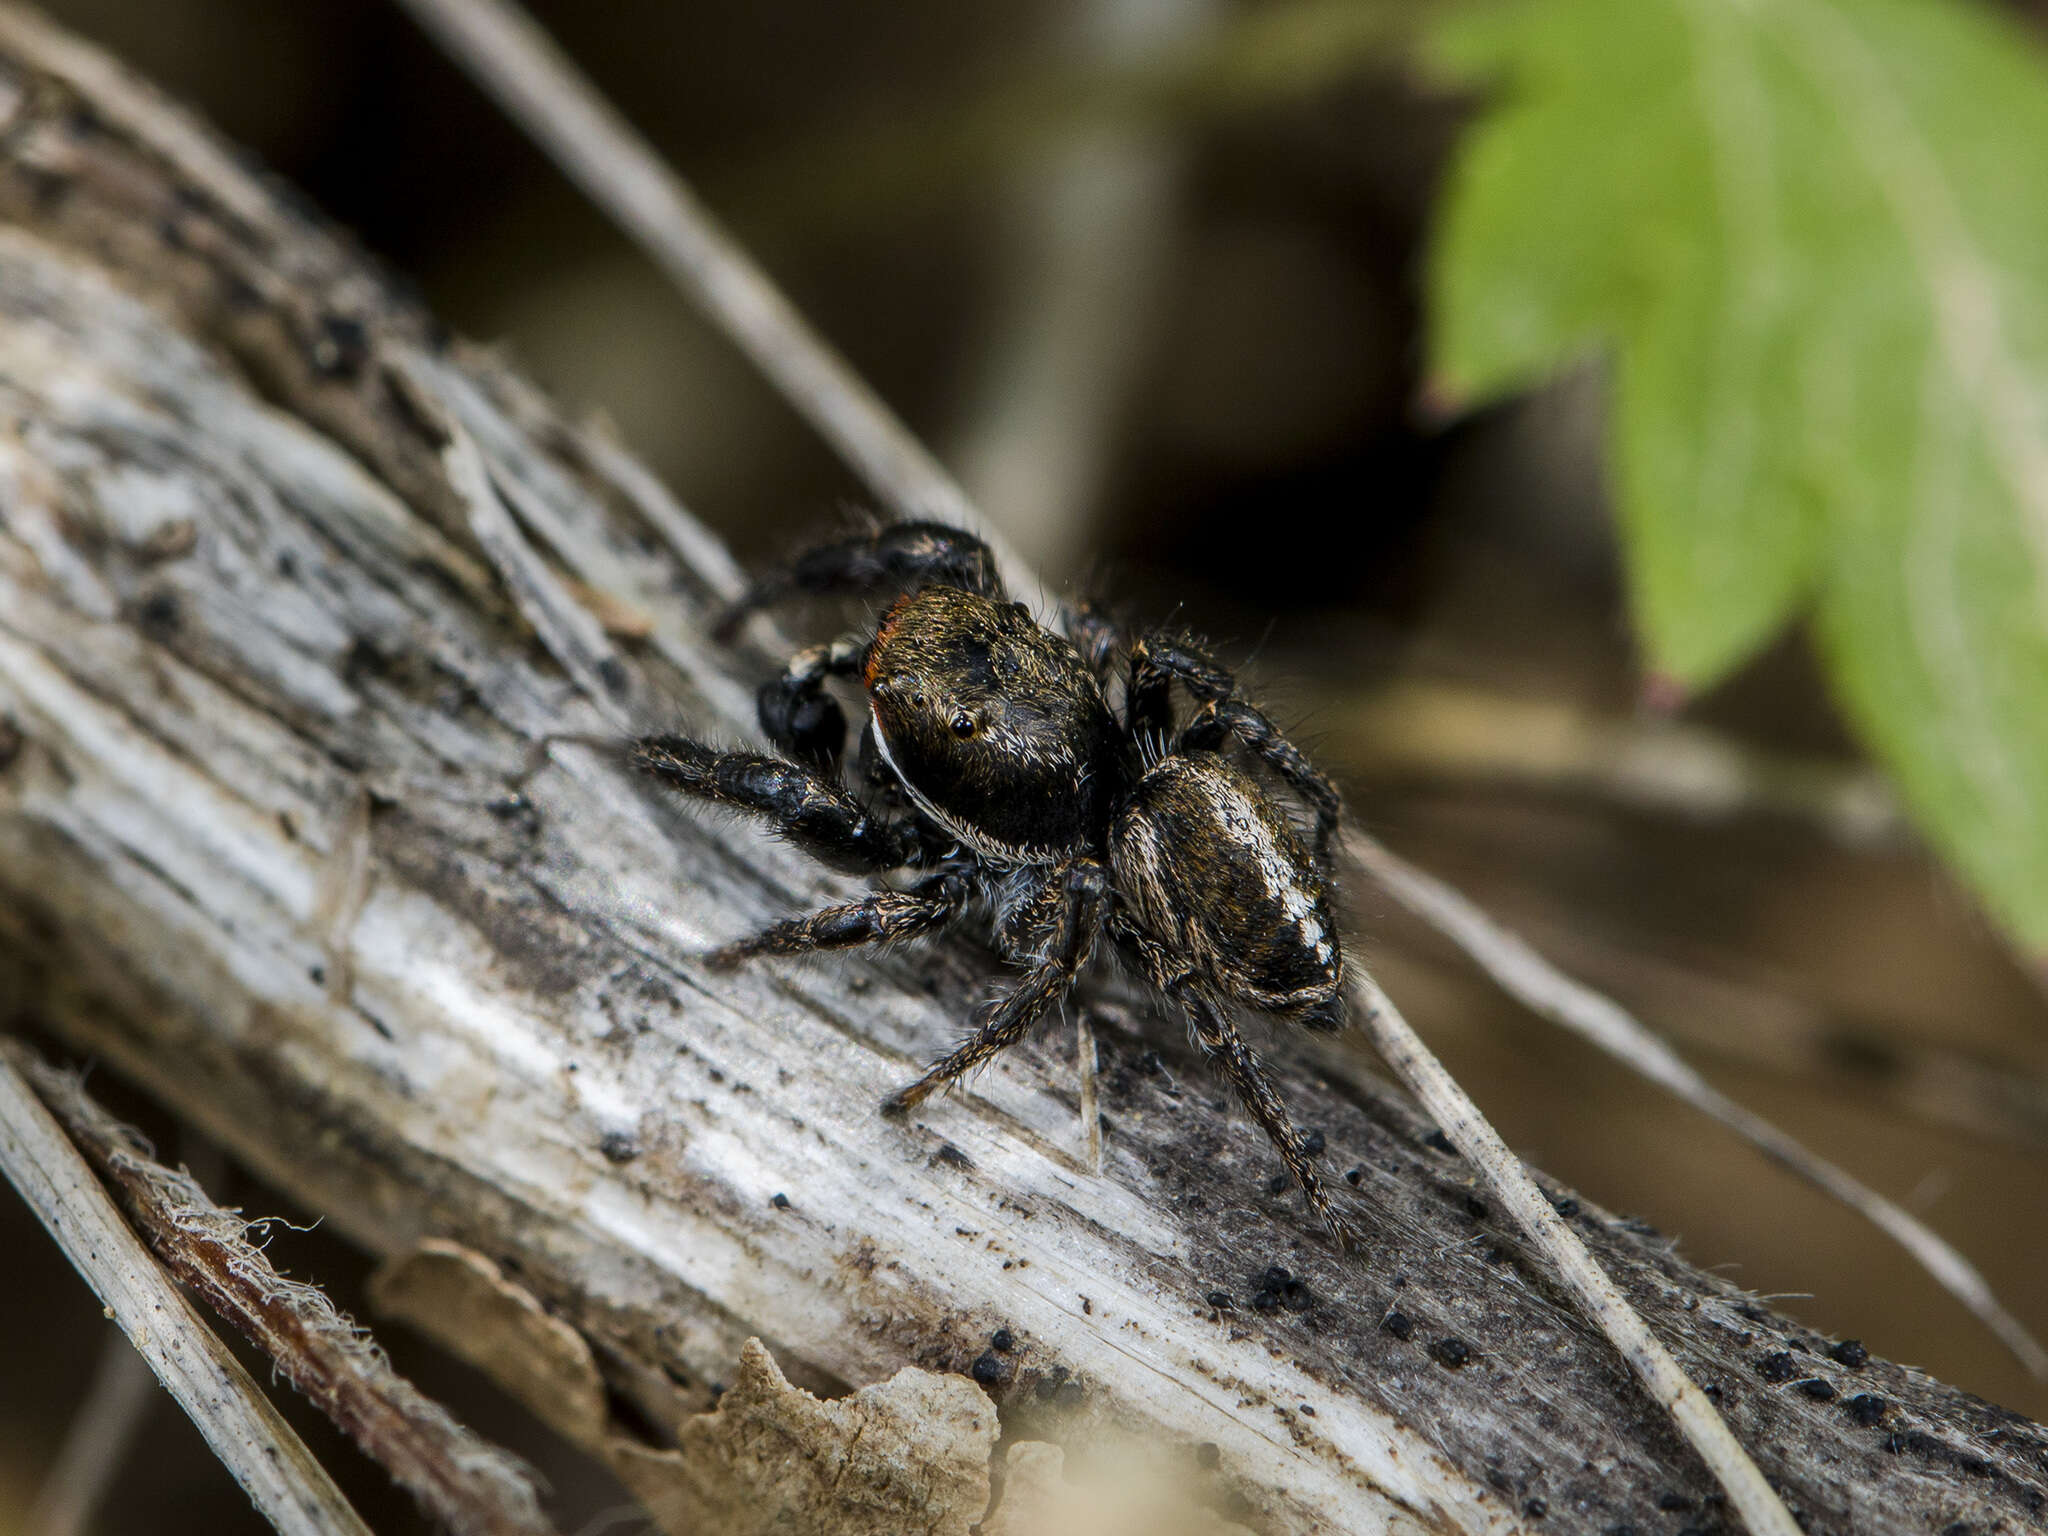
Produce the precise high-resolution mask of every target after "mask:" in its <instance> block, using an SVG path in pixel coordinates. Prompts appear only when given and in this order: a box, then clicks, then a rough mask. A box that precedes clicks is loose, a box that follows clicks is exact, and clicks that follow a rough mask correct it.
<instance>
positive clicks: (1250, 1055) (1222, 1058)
mask: <svg viewBox="0 0 2048 1536" xmlns="http://www.w3.org/2000/svg"><path fill="white" fill-rule="evenodd" d="M1174 1001H1176V1002H1177V1003H1179V1004H1180V1006H1181V1009H1182V1011H1183V1012H1184V1013H1185V1014H1186V1015H1187V1021H1188V1029H1189V1031H1190V1032H1191V1033H1192V1034H1193V1036H1194V1038H1195V1043H1196V1044H1197V1045H1199V1046H1200V1047H1201V1048H1202V1054H1203V1055H1205V1056H1207V1057H1208V1059H1209V1061H1210V1062H1211V1064H1213V1065H1214V1066H1215V1068H1216V1070H1217V1071H1219V1072H1220V1073H1222V1074H1223V1079H1224V1081H1225V1082H1227V1083H1229V1084H1230V1086H1231V1089H1232V1091H1234V1092H1235V1093H1236V1094H1237V1098H1238V1102H1239V1103H1240V1104H1242V1105H1244V1107H1245V1110H1246V1112H1247V1113H1249V1114H1250V1115H1251V1117H1252V1119H1254V1120H1256V1121H1257V1122H1258V1123H1259V1128H1260V1129H1261V1130H1263V1131H1264V1132H1265V1133H1266V1139H1267V1140H1268V1141H1270V1142H1272V1143H1273V1150H1274V1151H1276V1152H1278V1153H1279V1154H1280V1161H1281V1162H1283V1163H1285V1164H1286V1165H1287V1171H1288V1172H1289V1173H1290V1174H1292V1175H1293V1176H1294V1182H1295V1183H1296V1184H1297V1185H1299V1186H1300V1187H1301V1193H1302V1197H1303V1198H1304V1199H1306V1200H1307V1201H1308V1205H1309V1209H1310V1210H1312V1211H1314V1212H1315V1214H1316V1219H1317V1220H1319V1221H1321V1222H1322V1224H1323V1225H1324V1226H1325V1227H1327V1228H1329V1230H1330V1235H1331V1236H1333V1237H1335V1238H1336V1239H1337V1241H1338V1242H1339V1243H1340V1244H1341V1245H1342V1246H1343V1247H1345V1248H1355V1247H1356V1246H1357V1245H1358V1240H1359V1234H1358V1231H1357V1229H1356V1228H1354V1227H1353V1226H1352V1225H1351V1223H1350V1222H1348V1221H1346V1220H1345V1219H1344V1217H1343V1216H1342V1215H1340V1214H1339V1213H1338V1210H1337V1206H1336V1202H1335V1201H1333V1200H1332V1199H1331V1198H1330V1190H1329V1186H1328V1185H1326V1184H1325V1183H1324V1182H1323V1176H1322V1174H1321V1173H1320V1172H1319V1171H1317V1168H1316V1162H1315V1154H1314V1153H1313V1152H1311V1151H1310V1150H1309V1142H1308V1138H1307V1137H1306V1136H1304V1135H1302V1133H1301V1131H1300V1130H1299V1129H1298V1128H1297V1127H1296V1126H1295V1124H1294V1122H1293V1121H1292V1120H1291V1119H1289V1118H1288V1115H1287V1106H1286V1104H1285V1103H1284V1102H1283V1101H1282V1099H1281V1097H1280V1093H1279V1090H1278V1089H1276V1088H1275V1087H1274V1086H1273V1080H1272V1079H1271V1078H1270V1077H1268V1076H1267V1075H1266V1068H1265V1066H1264V1064H1263V1063H1261V1062H1260V1060H1259V1058H1258V1055H1257V1053H1256V1052H1254V1051H1253V1050H1252V1048H1251V1046H1249V1045H1248V1044H1246V1043H1245V1038H1244V1036H1243V1035H1240V1034H1239V1033H1238V1032H1237V1026H1236V1025H1234V1024H1233V1023H1231V1021H1230V1015H1229V1014H1228V1013H1227V1012H1226V1011H1225V1010H1224V1009H1222V1008H1220V1007H1218V1006H1217V1004H1216V1002H1215V1000H1214V999H1213V998H1211V997H1209V996H1208V995H1207V994H1206V993H1204V992H1203V991H1202V989H1201V988H1199V987H1195V986H1186V985H1184V986H1181V987H1180V988H1178V989H1177V990H1176V991H1175V993H1174Z"/></svg>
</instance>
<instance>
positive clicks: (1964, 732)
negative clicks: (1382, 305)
mask: <svg viewBox="0 0 2048 1536" xmlns="http://www.w3.org/2000/svg"><path fill="white" fill-rule="evenodd" d="M1436 43H1437V45H1438V48H1439V53H1440V57H1441V58H1442V59H1443V60H1444V61H1445V63H1446V64H1447V65H1448V66H1449V67H1450V68H1451V69H1452V70H1454V71H1456V72H1458V73H1460V74H1461V75H1463V76H1464V77H1465V78H1466V79H1467V80H1468V81H1471V82H1473V83H1477V84H1480V85H1482V86H1483V87H1484V88H1486V89H1487V90H1489V91H1490V92H1491V93H1492V97H1491V100H1492V102H1493V105H1492V107H1491V109H1490V110H1489V111H1488V112H1487V113H1486V115H1485V116H1484V117H1483V118H1482V119H1481V121H1480V123H1479V124H1478V126H1477V127H1476V128H1475V129H1474V130H1473V131H1472V133H1471V134H1470V135H1469V137H1468V140H1467V142H1466V144H1465V145H1464V147H1463V150H1462V153H1461V156H1460V158H1459V162H1458V164H1457V166H1456V167H1455V169H1454V172H1453V175H1452V178H1451V183H1450V187H1449V190H1448V193H1447V197H1446V201H1445V205H1444V209H1443V213H1442V223H1441V227H1440V230H1439V233H1438V240H1437V243H1436V246H1435V249H1434V251H1433V253H1432V259H1431V268H1430V282H1431V286H1432V325H1433V334H1432V338H1431V347H1432V353H1433V359H1434V365H1435V368H1436V370H1437V371H1438V373H1439V374H1440V376H1441V377H1442V378H1443V380H1444V382H1445V384H1446V385H1447V386H1448V387H1449V388H1450V389H1451V390H1453V391H1456V392H1463V393H1465V394H1467V395H1493V394H1498V393H1502V392H1505V391H1509V390H1514V389H1519V388H1524V387H1527V386H1528V385H1531V384H1533V383H1535V382H1537V381H1539V380H1540V379H1542V378H1543V377H1544V376H1546V375H1547V374H1550V373H1552V372H1554V371H1555V370H1557V369H1559V368H1561V367H1564V366H1566V365H1569V364H1572V363H1574V362H1578V361H1580V360H1583V359H1585V358H1587V357H1600V358H1604V359H1605V360H1606V362H1607V364H1608V366H1609V368H1610V373H1611V380H1612V389H1613V409H1612V423H1611V426H1610V432H1609V459H1610V466H1611V476H1610V478H1611V483H1612V486H1613V490H1614V496H1615V502H1616V506H1617V509H1618V513H1619V518H1620V522H1621V528H1622V536H1623V542H1624V545H1625V554H1626V560H1627V566H1628V572H1629V585H1630V593H1631V601H1632V606H1633V609H1634V613H1635V616H1636V623H1637V628H1638V631H1639V634H1640V637H1641V642H1642V645H1643V648H1644V651H1645V653H1646V659H1647V660H1648V662H1649V664H1650V665H1652V666H1653V667H1656V668H1658V669H1660V670H1662V671H1664V672H1667V673H1669V674H1671V675H1672V676H1674V677H1675V678H1677V679H1678V680H1679V681H1681V682H1683V683H1685V684H1687V685H1689V686H1691V687H1695V688H1698V687H1704V686H1706V685H1708V684H1711V683H1713V682H1714V681H1716V680H1717V679H1718V678H1720V677H1722V676H1723V675H1725V674H1726V673H1727V672H1728V671H1729V670H1730V669H1731V668H1733V667H1735V666H1737V665H1739V664H1740V663H1741V662H1742V661H1743V660H1745V659H1746V658H1747V657H1749V656H1750V655H1751V654H1752V653H1753V652H1755V651H1756V650H1757V648H1758V647H1760V646H1761V645H1763V644H1765V643H1766V642H1767V641H1768V640H1769V639H1770V638H1771V637H1772V636H1773V635H1774V634H1775V633H1777V632H1778V631H1779V630H1780V629H1781V628H1782V627H1783V626H1784V625H1785V624H1786V623H1787V622H1788V621H1789V620H1790V619H1792V618H1794V617H1795V616H1797V615H1798V614H1800V613H1802V612H1807V611H1810V612H1812V613H1813V614H1814V615H1815V618H1816V629H1817V632H1818V634H1819V635H1820V637H1821V643H1822V648H1823V652H1824V656H1825V660H1826V664H1827V667H1828V670H1829V674H1830V677H1831V679H1832V682H1833V684H1834V686H1835V688H1836V690H1837V692H1838V694H1839V696H1840V697H1841V699H1842V701H1843V703H1844V705H1845V707H1846V708H1847V710H1848V712H1849V714H1850V715H1851V717H1852V718H1853V719H1854V720H1855V721H1856V722H1857V724H1858V726H1859V728H1860V730H1861V731H1862V732H1863V734H1864V735H1865V737H1866V739H1867V740H1868V741H1869V743H1870V745H1871V746H1872V748H1873V749H1874V750H1875V752H1876V753H1877V754H1878V756H1879V757H1880V758H1881V759H1882V760H1883V761H1884V762H1885V764H1886V765H1887V766H1888V768H1889V769H1890V770H1891V771H1892V773H1893V774H1894V775H1895V777H1896V778H1897V780H1898V782H1899V784H1900V787H1901V789H1902V790H1903V792H1904V794H1905V795H1906V797H1907V799H1908V801H1909V802H1910V803H1911V805H1912V806H1913V808H1914V810H1915V813H1916V815H1917V817H1918V819H1919V821H1920V823H1921V825H1922V826H1923V828H1924V829H1925V830H1926V831H1927V832H1928V834H1929V835H1930V837H1931V838H1932V839H1933V841H1934V842H1936V843H1937V844H1938V845H1939V846H1940V847H1942V848H1943V849H1944V850H1945V851H1946V852H1947V853H1948V854H1949V855H1950V857H1952V858H1953V860H1954V861H1955V862H1956V863H1957V864H1958V865H1959V866H1960V867H1961V869H1962V870H1963V871H1964V873H1965V874H1966V875H1967V876H1968V877H1969V878H1970V879H1971V880H1972V881H1973V882H1974V884H1975V885H1976V887H1977V888H1978V890H1979V891H1980V892H1981V893H1982V894H1983V896H1984V897H1985V898H1986V900H1987V901H1988V903H1989V904H1990V906H1991V907H1992V908H1993V909H1994V910H1995V911H1997V912H1998V913H1999V914H2000V915H2001V917H2002V918H2003V920H2004V921H2005V922H2007V923H2008V924H2009V925H2010V926H2011V928H2012V929H2013V930H2014V932H2015V933H2016V934H2017V935H2018V936H2019V937H2020V939H2021V940H2022V941H2023V942H2024V943H2025V944H2026V945H2028V946H2029V947H2030V948H2032V949H2034V950H2035V951H2036V952H2040V951H2043V950H2048V56H2044V52H2043V49H2042V48H2041V46H2040V44H2039V42H2038V40H2037V39H2036V38H2035V37H2033V36H2032V35H2030V34H2028V33H2026V32H2024V31H2022V30H2021V29H2020V28H2019V27H2018V26H2016V25H2014V24H2012V23H2009V22H2007V21H2006V20H2004V19H2003V18H2002V17H2001V16H2000V15H1999V14H1998V13H1996V12H1994V11H1993V10H1992V8H1991V7H1990V6H1989V5H1988V4H1983V3H1979V0H1748V3H1734V0H1524V3H1521V4H1516V5H1513V6H1509V7H1505V8H1495V9H1492V10H1488V11H1484V12H1481V13H1479V14H1477V15H1472V16H1463V17H1460V18H1459V19H1457V20H1456V21H1454V22H1452V23H1450V24H1448V25H1447V26H1446V27H1445V28H1443V29H1442V30H1441V31H1440V33H1439V35H1438V37H1437V38H1436Z"/></svg>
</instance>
